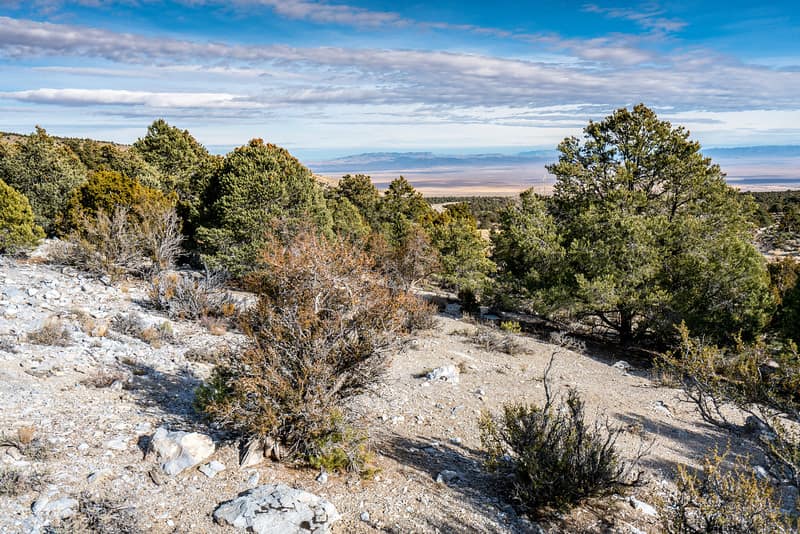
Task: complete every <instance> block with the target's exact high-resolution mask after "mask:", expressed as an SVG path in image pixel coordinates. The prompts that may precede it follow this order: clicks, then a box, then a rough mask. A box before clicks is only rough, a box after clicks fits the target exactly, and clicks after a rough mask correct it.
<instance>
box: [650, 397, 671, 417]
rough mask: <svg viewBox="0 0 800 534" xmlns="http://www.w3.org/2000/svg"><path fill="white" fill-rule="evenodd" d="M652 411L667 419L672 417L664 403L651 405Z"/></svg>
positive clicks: (658, 402)
mask: <svg viewBox="0 0 800 534" xmlns="http://www.w3.org/2000/svg"><path fill="white" fill-rule="evenodd" d="M653 409H654V410H655V411H657V412H659V413H662V414H664V415H666V416H667V417H672V411H671V410H670V409H669V406H667V405H666V404H665V403H664V401H656V402H655V403H654V404H653Z"/></svg>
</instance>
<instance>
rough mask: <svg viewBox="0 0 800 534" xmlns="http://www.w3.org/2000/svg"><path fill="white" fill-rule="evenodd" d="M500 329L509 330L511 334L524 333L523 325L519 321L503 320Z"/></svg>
mask: <svg viewBox="0 0 800 534" xmlns="http://www.w3.org/2000/svg"><path fill="white" fill-rule="evenodd" d="M500 330H502V331H503V332H508V333H509V334H520V333H522V327H521V326H520V324H519V322H517V321H501V322H500Z"/></svg>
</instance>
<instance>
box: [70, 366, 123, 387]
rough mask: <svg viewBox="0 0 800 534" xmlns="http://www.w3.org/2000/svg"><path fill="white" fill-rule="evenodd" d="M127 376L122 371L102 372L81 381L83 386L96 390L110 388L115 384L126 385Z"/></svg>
mask: <svg viewBox="0 0 800 534" xmlns="http://www.w3.org/2000/svg"><path fill="white" fill-rule="evenodd" d="M125 380H126V378H125V375H124V374H123V373H122V372H120V371H108V370H105V369H103V370H100V371H97V372H96V373H94V374H92V375H91V376H89V377H87V378H84V379H83V380H81V382H80V383H81V385H83V386H86V387H92V388H95V389H105V388H109V387H111V386H112V385H114V384H115V383H119V384H124V383H125Z"/></svg>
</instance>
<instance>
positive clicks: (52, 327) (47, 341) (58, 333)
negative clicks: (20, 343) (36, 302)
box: [28, 317, 72, 347]
mask: <svg viewBox="0 0 800 534" xmlns="http://www.w3.org/2000/svg"><path fill="white" fill-rule="evenodd" d="M28 341H30V342H31V343H33V344H35V345H53V346H59V347H66V346H68V345H69V344H70V343H71V342H72V333H71V332H70V330H69V328H67V326H66V325H65V324H64V323H63V322H62V321H61V319H59V318H58V317H48V318H47V319H45V321H44V324H42V327H41V328H39V329H38V330H34V331H33V332H29V333H28Z"/></svg>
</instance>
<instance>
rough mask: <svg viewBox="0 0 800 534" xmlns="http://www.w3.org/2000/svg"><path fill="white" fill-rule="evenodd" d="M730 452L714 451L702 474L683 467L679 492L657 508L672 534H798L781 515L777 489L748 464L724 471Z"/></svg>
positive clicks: (680, 470) (735, 465)
mask: <svg viewBox="0 0 800 534" xmlns="http://www.w3.org/2000/svg"><path fill="white" fill-rule="evenodd" d="M726 457H727V453H725V454H719V452H718V451H714V452H713V453H712V454H711V455H710V456H709V457H706V458H704V459H703V469H702V471H691V470H689V469H688V468H687V467H686V466H682V465H681V466H679V467H678V473H677V474H678V476H677V480H676V486H677V487H676V490H675V491H673V492H671V493H670V494H669V496H668V497H667V498H666V499H663V500H661V501H660V502H659V503H658V508H659V516H660V517H661V525H662V527H663V528H664V532H666V533H667V534H751V533H752V534H778V533H782V532H786V533H788V532H794V530H793V529H792V528H791V525H790V522H789V520H788V518H787V517H785V516H783V515H782V514H781V512H779V511H778V510H779V504H780V503H779V502H778V500H777V499H776V496H775V490H774V488H773V487H772V486H771V485H770V483H769V482H768V481H765V480H760V479H759V478H758V476H757V475H756V474H755V473H754V472H753V469H751V468H750V466H749V465H747V462H746V461H745V460H744V459H741V458H740V459H738V460H737V462H736V463H735V464H734V467H733V469H730V470H727V471H726V470H725V469H724V462H725V460H726Z"/></svg>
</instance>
